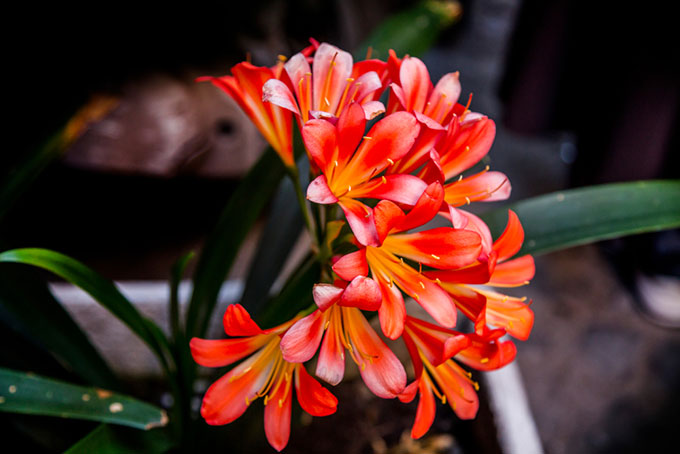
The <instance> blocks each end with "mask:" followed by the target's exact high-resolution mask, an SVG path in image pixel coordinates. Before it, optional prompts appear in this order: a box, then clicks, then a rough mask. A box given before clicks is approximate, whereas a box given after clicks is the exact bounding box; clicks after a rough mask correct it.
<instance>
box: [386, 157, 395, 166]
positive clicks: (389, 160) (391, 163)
mask: <svg viewBox="0 0 680 454" xmlns="http://www.w3.org/2000/svg"><path fill="white" fill-rule="evenodd" d="M387 162H389V163H390V165H391V166H393V165H394V161H392V160H391V159H390V158H387Z"/></svg>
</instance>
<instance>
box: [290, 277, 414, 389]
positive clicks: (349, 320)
mask: <svg viewBox="0 0 680 454" xmlns="http://www.w3.org/2000/svg"><path fill="white" fill-rule="evenodd" d="M342 285H344V284H342V283H341V282H339V281H338V282H336V283H335V285H330V284H317V285H315V286H314V292H313V295H314V301H315V302H316V304H317V305H318V306H319V309H318V310H316V311H314V312H313V313H311V314H310V315H308V316H307V317H305V318H303V319H302V320H300V321H298V322H297V323H295V324H294V325H293V326H292V327H291V328H290V329H289V330H288V332H287V333H286V334H285V335H284V336H283V339H282V340H281V350H282V351H283V357H284V358H285V359H286V361H291V362H305V361H308V360H310V359H311V358H312V357H313V356H314V354H315V353H316V351H317V350H319V359H318V362H317V367H316V376H317V377H319V378H321V379H322V380H324V381H326V382H327V383H330V384H331V385H336V384H338V383H340V381H341V380H342V377H343V376H344V373H345V350H347V351H348V352H349V354H350V356H351V358H352V360H353V361H354V362H355V363H356V364H357V366H359V371H360V373H361V378H362V379H363V380H364V382H365V383H366V386H368V388H369V389H370V390H371V391H372V392H373V393H374V394H375V395H377V396H378V397H382V398H386V399H389V398H393V397H396V396H397V395H398V394H399V393H401V392H402V391H403V390H404V386H406V372H405V371H404V366H402V364H401V363H400V362H399V360H398V359H397V357H396V356H395V355H394V353H392V351H391V350H390V349H389V348H388V347H387V345H386V344H385V342H383V340H382V339H380V337H379V336H378V335H377V334H376V333H375V331H374V330H373V328H372V327H371V325H370V324H369V323H368V321H367V320H366V318H365V317H364V316H363V314H362V313H361V310H362V309H363V310H375V309H376V307H377V306H378V305H380V301H381V298H382V296H381V294H380V290H379V289H378V288H377V285H376V283H375V282H374V281H372V280H371V279H368V278H365V277H363V276H358V277H356V278H355V279H353V280H352V282H351V283H350V284H349V285H347V287H346V288H342ZM322 339H323V344H322V343H321V341H322ZM319 345H321V348H320V349H319Z"/></svg>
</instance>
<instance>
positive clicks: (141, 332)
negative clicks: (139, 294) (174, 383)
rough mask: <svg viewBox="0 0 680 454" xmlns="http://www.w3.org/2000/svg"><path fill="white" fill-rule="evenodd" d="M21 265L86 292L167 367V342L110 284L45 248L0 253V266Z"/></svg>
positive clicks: (69, 258)
mask: <svg viewBox="0 0 680 454" xmlns="http://www.w3.org/2000/svg"><path fill="white" fill-rule="evenodd" d="M1 262H5V263H24V264H27V265H33V266H36V267H39V268H43V269H46V270H48V271H50V272H52V273H54V274H56V275H57V276H59V277H61V278H63V279H65V280H67V281H69V282H70V283H72V284H74V285H76V286H78V287H80V288H81V289H83V290H84V291H85V292H87V293H89V294H90V295H91V296H92V297H93V298H94V299H95V300H96V301H97V302H99V303H100V304H101V305H102V306H104V307H106V308H107V309H108V310H109V311H111V313H113V314H114V315H115V316H116V317H118V318H119V319H120V320H121V321H123V322H124V323H125V324H126V325H128V327H130V329H131V330H132V331H133V332H134V333H135V334H137V336H139V338H140V339H142V340H143V341H144V342H146V343H147V345H148V346H149V347H150V348H151V349H152V351H153V352H154V353H156V355H157V356H158V357H159V359H160V360H161V362H162V363H163V365H164V366H165V367H166V369H167V367H168V363H167V361H168V360H167V358H166V356H165V355H166V352H168V351H169V350H170V347H169V345H168V343H167V339H166V338H165V336H164V335H163V333H162V331H161V330H160V329H159V328H158V326H157V325H156V324H154V323H153V322H152V321H150V320H148V319H146V318H145V317H143V316H142V315H141V314H140V313H139V311H137V309H136V308H135V307H134V306H133V305H132V303H130V302H129V301H128V300H127V298H125V297H124V296H123V294H122V293H120V291H119V290H118V288H116V286H115V285H114V284H113V282H111V281H109V280H107V279H105V278H104V277H102V276H101V275H99V274H98V273H96V272H95V271H93V270H92V269H90V268H88V267H86V266H85V265H83V264H82V263H80V262H79V261H77V260H75V259H72V258H71V257H68V256H66V255H64V254H60V253H58V252H54V251H50V250H47V249H37V248H27V249H12V250H9V251H5V252H3V253H0V263H1Z"/></svg>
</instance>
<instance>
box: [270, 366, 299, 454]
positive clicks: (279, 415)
mask: <svg viewBox="0 0 680 454" xmlns="http://www.w3.org/2000/svg"><path fill="white" fill-rule="evenodd" d="M290 379H291V380H292V377H291V378H290ZM292 403H293V390H292V389H291V387H290V386H289V385H288V384H286V383H282V384H281V386H279V387H278V389H276V391H275V392H274V394H272V395H271V396H270V399H269V401H268V403H267V405H266V406H265V407H264V433H265V435H266V437H267V441H268V442H269V444H270V445H271V446H272V448H274V449H276V450H277V451H279V452H280V451H281V450H283V448H285V447H286V445H287V444H288V439H289V438H290V418H291V410H292Z"/></svg>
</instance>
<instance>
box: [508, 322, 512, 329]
mask: <svg viewBox="0 0 680 454" xmlns="http://www.w3.org/2000/svg"><path fill="white" fill-rule="evenodd" d="M508 326H509V327H510V329H512V320H510V321H508Z"/></svg>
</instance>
